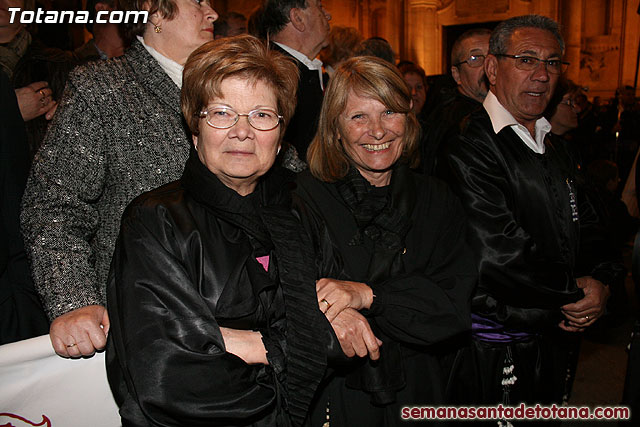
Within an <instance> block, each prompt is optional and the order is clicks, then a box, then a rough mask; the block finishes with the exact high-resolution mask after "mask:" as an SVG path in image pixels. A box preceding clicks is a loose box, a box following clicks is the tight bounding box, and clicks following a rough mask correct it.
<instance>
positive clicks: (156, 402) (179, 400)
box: [107, 208, 276, 426]
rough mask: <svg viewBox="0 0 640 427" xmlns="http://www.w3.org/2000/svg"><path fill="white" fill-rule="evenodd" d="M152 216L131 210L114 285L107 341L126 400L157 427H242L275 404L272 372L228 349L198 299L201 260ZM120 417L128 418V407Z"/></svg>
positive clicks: (114, 265) (165, 221)
mask: <svg viewBox="0 0 640 427" xmlns="http://www.w3.org/2000/svg"><path fill="white" fill-rule="evenodd" d="M149 210H151V209H147V211H149ZM156 210H158V209H156ZM154 215H160V214H159V213H156V212H153V213H151V214H149V212H147V214H145V215H142V214H141V212H140V210H138V209H135V208H134V209H132V210H131V211H129V210H128V211H127V212H125V217H124V218H123V222H122V228H121V233H120V237H119V240H118V243H117V245H116V251H115V254H114V258H113V261H112V266H111V273H110V276H109V282H108V292H107V301H108V309H109V314H110V317H111V322H112V323H111V331H110V332H109V339H110V340H113V344H114V345H113V347H114V348H115V353H116V356H117V359H118V363H119V368H120V371H121V372H122V374H123V375H124V380H125V383H126V388H127V393H128V395H129V396H130V397H131V398H132V399H129V400H128V401H129V402H131V400H133V402H135V403H134V405H136V404H137V406H139V408H140V410H141V412H142V413H143V414H144V417H145V418H146V422H147V423H149V424H152V425H189V426H215V425H230V424H233V425H236V424H238V425H240V424H242V425H244V424H250V423H251V422H250V421H251V420H254V421H255V420H256V419H260V418H263V417H264V416H265V414H269V413H270V412H271V411H273V409H274V405H275V401H276V391H275V385H274V381H273V378H272V374H271V372H270V369H271V368H270V367H268V366H264V365H248V364H246V363H245V362H244V361H243V360H242V359H240V358H239V357H236V356H235V355H233V354H230V353H227V352H226V351H225V344H224V340H223V338H222V335H221V332H220V327H219V325H218V323H217V321H216V318H215V317H214V315H213V313H212V308H211V307H210V305H209V304H207V303H206V302H205V300H204V298H203V297H202V296H201V294H200V293H199V289H200V288H201V287H203V286H206V285H205V284H203V283H197V282H196V279H195V278H194V277H191V276H190V274H189V273H188V271H189V269H188V268H186V266H185V262H195V261H191V260H185V259H183V256H182V255H181V253H180V251H179V249H177V245H174V244H173V241H174V239H175V236H173V235H172V231H171V227H170V225H168V224H169V222H170V220H169V219H166V218H162V217H161V218H154ZM194 244H197V243H194ZM191 249H192V250H193V251H196V250H197V249H196V248H191ZM190 253H192V252H190ZM196 270H197V269H196ZM108 369H109V368H108ZM111 376H112V373H110V381H111ZM112 388H114V384H112ZM120 412H121V415H122V416H123V418H124V419H126V417H127V413H128V408H127V407H126V405H125V406H124V407H121V410H120ZM136 412H139V410H138V409H134V410H132V413H136Z"/></svg>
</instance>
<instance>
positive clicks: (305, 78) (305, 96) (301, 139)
mask: <svg viewBox="0 0 640 427" xmlns="http://www.w3.org/2000/svg"><path fill="white" fill-rule="evenodd" d="M271 46H272V48H273V49H275V50H277V51H279V52H281V53H283V54H284V55H286V56H287V57H289V58H291V59H293V60H294V61H295V63H296V65H297V66H298V71H299V73H300V80H299V82H298V93H297V104H296V110H295V112H294V113H293V117H292V118H291V121H290V122H289V125H288V126H287V130H286V132H285V134H284V141H285V142H288V143H289V144H291V145H293V146H294V147H296V150H297V151H298V157H300V159H301V160H304V161H305V162H306V161H307V148H309V144H311V141H312V140H313V137H314V136H315V135H316V130H317V129H318V118H319V117H320V109H321V107H322V98H323V96H324V93H323V92H322V88H321V87H320V79H319V73H318V70H310V69H308V68H307V66H306V65H304V64H303V63H302V62H300V61H298V60H297V59H295V58H294V57H293V56H291V55H290V54H289V53H288V52H287V51H285V50H284V49H282V48H280V47H279V46H278V45H276V44H272V45H271Z"/></svg>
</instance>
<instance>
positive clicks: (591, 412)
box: [400, 403, 630, 420]
mask: <svg viewBox="0 0 640 427" xmlns="http://www.w3.org/2000/svg"><path fill="white" fill-rule="evenodd" d="M629 415H630V411H629V408H628V407H626V406H597V407H595V408H593V409H592V408H589V407H587V406H582V407H577V406H557V405H555V404H554V405H550V406H545V405H539V404H536V405H535V406H527V405H525V404H524V403H521V404H520V406H504V405H497V406H405V407H403V408H402V409H401V411H400V417H401V418H402V419H403V420H594V419H597V420H627V419H629Z"/></svg>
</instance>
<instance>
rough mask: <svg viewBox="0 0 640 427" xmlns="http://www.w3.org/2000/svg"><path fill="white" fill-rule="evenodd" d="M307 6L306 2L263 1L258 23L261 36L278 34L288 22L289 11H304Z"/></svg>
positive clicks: (299, 0)
mask: <svg viewBox="0 0 640 427" xmlns="http://www.w3.org/2000/svg"><path fill="white" fill-rule="evenodd" d="M308 6H309V4H308V2H307V0H264V3H263V7H262V17H261V21H260V23H261V28H260V32H261V34H264V35H265V36H273V35H275V34H278V33H279V32H280V31H282V29H283V28H284V27H285V26H286V25H287V24H288V23H289V22H290V19H289V12H291V9H293V8H297V9H306V8H307V7H308Z"/></svg>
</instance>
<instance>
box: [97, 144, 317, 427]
mask: <svg viewBox="0 0 640 427" xmlns="http://www.w3.org/2000/svg"><path fill="white" fill-rule="evenodd" d="M272 178H273V179H272ZM286 190H287V186H286V185H285V184H284V183H282V182H281V181H279V180H278V179H276V178H275V177H270V178H269V179H267V180H266V181H265V182H264V183H261V184H259V186H258V188H257V189H256V191H255V192H254V193H252V194H251V195H249V196H246V197H242V196H239V195H238V194H237V193H236V192H235V191H233V190H231V189H229V188H227V187H226V186H224V185H223V184H222V183H221V182H220V181H219V180H218V179H217V178H216V177H215V175H213V174H212V173H211V172H209V171H208V170H207V169H206V167H205V166H204V165H202V164H201V163H200V161H199V159H198V158H197V155H196V154H194V152H193V151H192V155H191V157H190V159H189V161H188V162H187V166H186V168H185V172H184V174H183V176H182V178H181V180H180V181H175V182H172V183H169V184H166V185H164V186H162V187H160V188H158V189H156V190H153V191H151V192H148V193H146V194H143V195H142V196H140V197H138V198H137V199H136V200H134V201H133V202H132V203H131V205H130V206H129V207H128V208H127V210H126V211H125V214H124V216H123V220H122V228H121V234H120V237H119V240H118V243H117V245H116V252H115V255H114V259H113V263H112V268H111V272H110V276H109V277H110V279H109V282H108V288H107V302H108V309H109V314H110V317H111V331H110V333H109V342H108V348H107V359H108V361H107V371H108V375H109V382H110V384H111V388H112V390H113V392H114V396H115V398H116V402H117V403H118V405H119V406H120V414H121V416H122V418H123V424H124V425H135V426H146V425H156V424H160V425H169V424H170V425H184V426H212V425H253V426H275V425H277V426H281V425H283V426H287V425H290V424H292V425H300V424H301V423H302V421H303V419H304V417H305V415H306V411H307V407H308V405H309V402H310V400H311V398H312V396H313V392H314V390H315V387H316V386H317V384H318V383H319V381H320V379H321V378H322V376H323V374H324V366H325V363H326V362H325V360H326V359H325V357H326V355H325V353H324V350H323V349H324V348H326V344H325V342H324V337H326V335H325V332H326V329H325V328H326V327H328V323H327V322H326V320H324V316H323V315H322V313H321V312H320V311H319V309H318V304H317V301H316V295H315V288H314V286H313V277H312V269H311V268H310V265H311V262H310V260H311V258H310V256H307V255H305V254H308V253H309V252H308V249H307V246H305V245H304V244H303V242H302V240H301V237H300V236H301V233H300V231H299V228H298V226H297V223H296V221H295V220H294V219H293V217H292V216H291V214H290V213H289V207H288V202H287V197H286ZM264 256H268V257H269V260H268V271H265V268H263V266H262V265H261V264H260V263H259V262H258V261H257V259H258V258H261V257H264ZM223 326H224V327H229V328H235V329H245V330H246V329H249V330H259V331H261V332H262V335H263V342H264V344H265V347H266V349H267V351H268V354H267V357H268V359H269V363H270V365H268V366H265V365H247V364H246V363H245V362H243V361H242V360H241V359H240V358H238V357H236V356H235V355H232V354H230V353H227V352H226V351H225V344H224V341H223V338H222V335H221V332H220V327H223Z"/></svg>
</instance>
